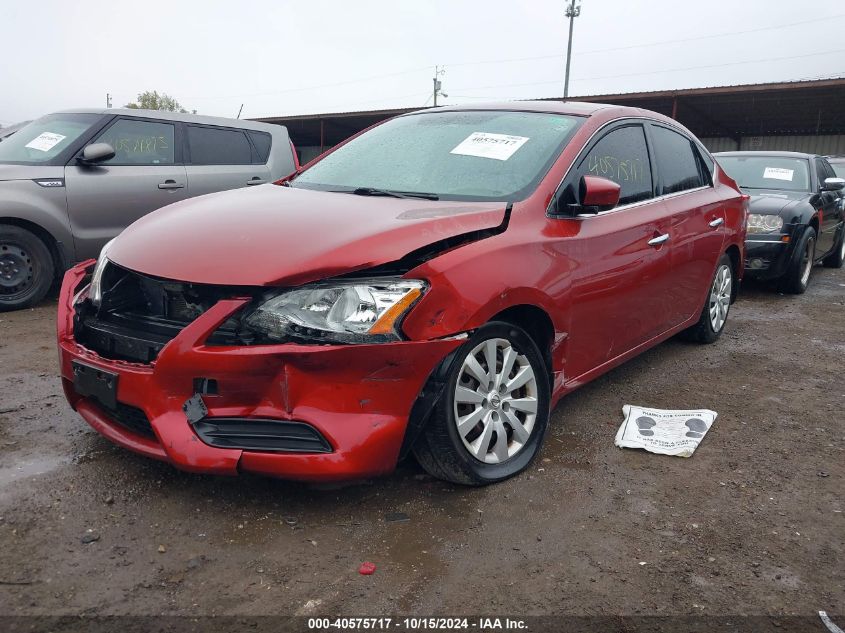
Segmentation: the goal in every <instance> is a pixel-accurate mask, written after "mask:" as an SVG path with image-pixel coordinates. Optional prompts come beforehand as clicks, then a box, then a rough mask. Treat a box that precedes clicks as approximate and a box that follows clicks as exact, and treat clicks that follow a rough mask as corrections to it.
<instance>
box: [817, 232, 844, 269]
mask: <svg viewBox="0 0 845 633" xmlns="http://www.w3.org/2000/svg"><path fill="white" fill-rule="evenodd" d="M843 262H845V224H843V225H842V226H841V227H840V228H839V240H837V242H836V246H835V247H834V249H833V252H832V253H831V254H830V255H828V256H827V257H825V258H824V259H823V260H822V264H824V265H825V266H827V267H828V268H842V264H843Z"/></svg>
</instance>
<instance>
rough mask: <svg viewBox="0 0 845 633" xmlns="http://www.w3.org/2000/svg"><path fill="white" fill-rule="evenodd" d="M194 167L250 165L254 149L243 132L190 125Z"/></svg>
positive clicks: (189, 138)
mask: <svg viewBox="0 0 845 633" xmlns="http://www.w3.org/2000/svg"><path fill="white" fill-rule="evenodd" d="M187 131H188V147H189V148H190V153H191V154H190V155H191V164H192V165H250V164H252V162H253V160H252V147H251V146H250V144H249V140H247V137H246V134H245V133H244V132H243V130H231V129H226V128H213V127H205V126H201V125H189V126H187Z"/></svg>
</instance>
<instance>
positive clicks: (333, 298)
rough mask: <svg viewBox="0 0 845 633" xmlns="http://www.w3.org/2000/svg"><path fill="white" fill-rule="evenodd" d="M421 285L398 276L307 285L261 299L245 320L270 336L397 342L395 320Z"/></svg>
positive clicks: (397, 334)
mask: <svg viewBox="0 0 845 633" xmlns="http://www.w3.org/2000/svg"><path fill="white" fill-rule="evenodd" d="M425 288H426V284H425V282H424V281H420V280H417V279H402V278H398V277H397V278H394V277H390V278H378V279H356V280H349V281H334V282H324V283H316V284H309V285H307V286H303V287H301V288H296V289H293V290H286V291H284V292H282V293H281V294H278V295H276V296H275V297H272V298H271V299H269V300H267V301H265V302H264V303H263V304H262V305H260V306H259V307H258V308H257V309H256V310H254V311H253V312H252V313H251V314H249V315H248V316H247V318H246V319H245V321H244V324H245V325H246V326H247V327H248V328H250V329H251V330H253V331H255V332H259V333H261V334H263V335H264V336H266V337H267V338H268V339H271V340H274V341H282V340H286V339H291V338H293V339H302V340H307V341H309V342H325V343H379V342H387V341H398V340H401V338H402V337H401V335H400V334H399V330H398V327H397V326H398V324H399V321H400V320H401V318H402V317H403V316H404V315H405V314H406V313H407V312H408V310H409V309H410V307H411V306H412V305H413V304H414V302H415V301H416V300H417V299H419V297H420V296H421V295H422V294H423V292H424V291H425Z"/></svg>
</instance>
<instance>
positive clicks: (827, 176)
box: [714, 152, 845, 294]
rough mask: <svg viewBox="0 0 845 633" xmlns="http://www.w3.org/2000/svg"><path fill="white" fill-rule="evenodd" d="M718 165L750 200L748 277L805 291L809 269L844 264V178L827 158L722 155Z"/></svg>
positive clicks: (789, 154)
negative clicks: (818, 264)
mask: <svg viewBox="0 0 845 633" xmlns="http://www.w3.org/2000/svg"><path fill="white" fill-rule="evenodd" d="M714 156H715V157H716V160H718V161H719V164H720V165H721V166H722V168H723V169H724V170H725V171H726V172H727V173H728V175H729V176H731V178H733V179H734V180H736V182H737V184H738V185H739V186H740V188H741V189H742V190H743V191H744V192H745V193H747V194H748V195H750V196H751V203H750V205H749V209H748V211H749V213H748V236H747V238H746V241H745V247H746V252H745V274H746V276H747V277H753V278H757V279H763V280H770V279H776V280H778V281H779V285H780V288H781V290H783V291H784V292H790V293H794V294H800V293H802V292H804V291H805V290H806V289H807V285H808V284H809V282H810V275H811V273H812V271H813V266H814V265H815V264H816V263H818V262H822V263H823V264H824V265H825V266H830V267H832V268H840V267H841V266H842V262H843V260H845V198H843V188H845V179H842V178H838V177H837V176H836V173H835V172H834V171H833V167H831V165H830V163H829V162H828V160H827V158H825V157H824V156H817V155H815V154H802V153H799V152H720V153H718V154H714Z"/></svg>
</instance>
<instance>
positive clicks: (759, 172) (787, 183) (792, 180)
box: [719, 156, 810, 191]
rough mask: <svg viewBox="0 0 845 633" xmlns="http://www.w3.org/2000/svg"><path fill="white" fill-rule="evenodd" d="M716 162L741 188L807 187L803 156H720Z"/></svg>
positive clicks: (804, 189) (805, 162)
mask: <svg viewBox="0 0 845 633" xmlns="http://www.w3.org/2000/svg"><path fill="white" fill-rule="evenodd" d="M719 164H720V165H721V166H722V169H724V170H725V171H726V172H727V173H728V176H730V177H731V178H733V179H734V180H736V182H737V184H738V185H739V186H740V187H742V188H743V189H778V190H782V191H809V189H810V177H809V170H808V167H807V161H806V160H805V159H803V158H783V157H780V156H720V157H719Z"/></svg>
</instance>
